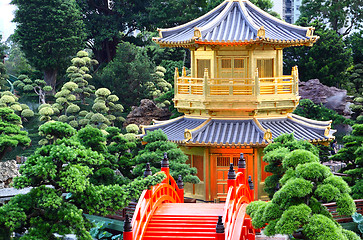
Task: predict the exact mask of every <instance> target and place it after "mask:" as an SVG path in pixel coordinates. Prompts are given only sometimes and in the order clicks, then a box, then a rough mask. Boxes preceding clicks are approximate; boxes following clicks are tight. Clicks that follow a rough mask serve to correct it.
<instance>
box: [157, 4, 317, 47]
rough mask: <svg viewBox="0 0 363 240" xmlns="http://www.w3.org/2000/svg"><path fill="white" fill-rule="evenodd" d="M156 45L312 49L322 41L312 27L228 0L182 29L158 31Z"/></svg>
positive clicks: (252, 6) (181, 27)
mask: <svg viewBox="0 0 363 240" xmlns="http://www.w3.org/2000/svg"><path fill="white" fill-rule="evenodd" d="M158 30H159V35H160V37H159V38H154V41H155V42H157V43H159V44H160V45H164V46H183V47H187V46H188V45H194V44H209V45H218V44H222V45H243V44H251V43H263V42H265V43H270V44H279V45H289V46H298V45H309V44H312V43H314V42H315V41H316V40H317V39H318V38H319V37H318V36H313V30H314V28H312V27H300V26H296V25H292V24H289V23H286V22H284V21H282V20H280V19H278V18H275V17H273V16H272V15H270V14H268V13H266V12H265V11H263V10H261V9H260V8H258V7H257V6H255V5H254V4H253V3H251V2H250V1H248V0H226V1H224V2H223V3H221V4H220V5H218V6H217V7H216V8H214V9H213V10H211V11H210V12H208V13H206V14H205V15H203V16H201V17H199V18H197V19H195V20H193V21H190V22H188V23H185V24H183V25H180V26H177V27H173V28H167V29H158Z"/></svg>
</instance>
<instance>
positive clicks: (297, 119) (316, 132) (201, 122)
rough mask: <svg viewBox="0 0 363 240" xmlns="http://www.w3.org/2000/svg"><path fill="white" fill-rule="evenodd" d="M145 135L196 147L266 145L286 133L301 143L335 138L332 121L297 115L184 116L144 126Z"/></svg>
mask: <svg viewBox="0 0 363 240" xmlns="http://www.w3.org/2000/svg"><path fill="white" fill-rule="evenodd" d="M141 129H142V131H143V135H145V134H147V132H149V131H154V130H157V129H161V130H163V132H165V134H166V135H167V136H168V139H169V141H172V142H175V143H178V144H182V145H195V146H198V145H199V146H229V145H230V146H238V145H240V146H242V145H244V146H247V145H249V146H257V145H267V144H268V143H269V142H270V141H272V139H273V138H275V137H277V136H279V135H281V134H283V133H294V137H295V138H296V139H298V140H300V139H304V140H308V141H310V142H326V141H330V140H332V139H333V138H334V136H333V133H334V132H335V130H331V121H315V120H311V119H307V118H304V117H301V116H298V115H295V114H288V115H287V116H285V117H276V118H268V119H264V118H245V119H233V118H201V117H191V116H182V117H179V118H176V119H172V120H167V121H155V122H154V125H149V126H141Z"/></svg>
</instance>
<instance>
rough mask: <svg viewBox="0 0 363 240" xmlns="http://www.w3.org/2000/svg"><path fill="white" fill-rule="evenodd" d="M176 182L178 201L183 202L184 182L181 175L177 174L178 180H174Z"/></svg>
mask: <svg viewBox="0 0 363 240" xmlns="http://www.w3.org/2000/svg"><path fill="white" fill-rule="evenodd" d="M176 184H177V185H178V190H177V193H178V196H179V198H180V202H181V203H184V183H183V179H182V176H181V175H179V177H178V180H177V181H176Z"/></svg>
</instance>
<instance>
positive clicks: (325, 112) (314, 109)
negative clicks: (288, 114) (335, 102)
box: [294, 99, 354, 126]
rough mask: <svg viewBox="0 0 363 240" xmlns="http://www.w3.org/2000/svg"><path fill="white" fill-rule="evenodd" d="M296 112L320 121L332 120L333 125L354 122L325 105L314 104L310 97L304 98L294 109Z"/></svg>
mask: <svg viewBox="0 0 363 240" xmlns="http://www.w3.org/2000/svg"><path fill="white" fill-rule="evenodd" d="M294 114H296V115H299V116H302V117H306V118H309V119H313V120H318V121H330V120H332V121H333V122H332V124H333V126H335V125H338V124H350V125H352V124H354V122H353V121H352V120H350V119H347V118H345V117H343V116H342V115H339V114H338V113H337V112H335V111H334V110H331V109H329V108H326V107H324V106H323V105H322V104H320V105H317V104H314V103H313V101H311V100H310V99H302V100H300V102H299V105H298V106H297V108H296V109H295V111H294Z"/></svg>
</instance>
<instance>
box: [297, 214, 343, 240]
mask: <svg viewBox="0 0 363 240" xmlns="http://www.w3.org/2000/svg"><path fill="white" fill-rule="evenodd" d="M303 233H304V235H305V236H306V239H314V240H327V239H329V240H341V239H344V236H343V233H342V229H341V227H339V226H338V225H337V223H335V222H334V221H333V220H332V219H330V218H328V217H326V216H324V215H321V214H315V215H313V216H312V217H311V218H310V219H309V222H308V223H307V224H305V226H304V227H303Z"/></svg>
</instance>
